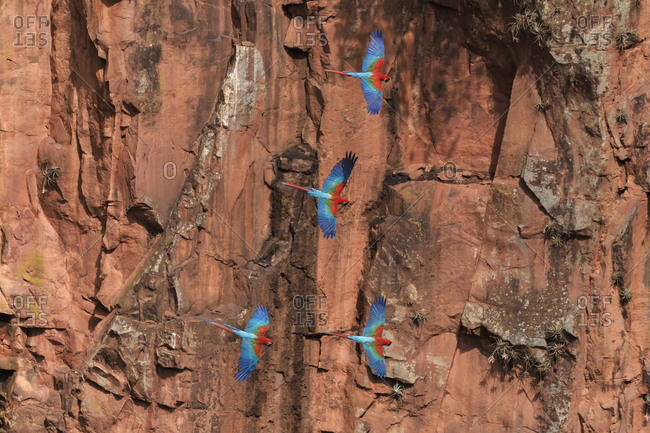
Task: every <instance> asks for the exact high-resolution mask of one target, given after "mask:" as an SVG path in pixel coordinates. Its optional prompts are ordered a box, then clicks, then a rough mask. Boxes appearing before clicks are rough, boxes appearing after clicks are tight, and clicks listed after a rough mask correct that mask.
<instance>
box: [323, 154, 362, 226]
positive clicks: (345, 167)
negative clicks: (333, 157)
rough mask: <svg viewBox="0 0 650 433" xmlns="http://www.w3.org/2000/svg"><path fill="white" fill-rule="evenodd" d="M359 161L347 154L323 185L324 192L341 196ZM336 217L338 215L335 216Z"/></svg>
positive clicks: (353, 155) (354, 156)
mask: <svg viewBox="0 0 650 433" xmlns="http://www.w3.org/2000/svg"><path fill="white" fill-rule="evenodd" d="M357 159H359V158H358V157H357V156H356V155H355V154H354V153H352V152H346V153H345V157H344V158H343V159H342V160H340V161H339V162H337V163H336V165H335V166H334V168H333V169H332V171H330V174H329V175H328V176H327V179H325V182H324V183H323V190H322V191H323V192H326V193H329V194H341V191H343V188H345V184H346V183H347V182H348V178H349V177H350V173H352V169H353V168H354V164H356V162H357ZM334 216H336V214H334Z"/></svg>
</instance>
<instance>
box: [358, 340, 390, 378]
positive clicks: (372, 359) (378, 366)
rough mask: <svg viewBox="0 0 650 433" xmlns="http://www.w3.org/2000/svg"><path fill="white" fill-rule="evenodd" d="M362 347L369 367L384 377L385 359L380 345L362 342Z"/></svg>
mask: <svg viewBox="0 0 650 433" xmlns="http://www.w3.org/2000/svg"><path fill="white" fill-rule="evenodd" d="M363 348H364V349H365V350H366V355H368V363H369V364H370V368H372V371H374V372H375V374H376V375H377V376H379V377H386V361H385V360H384V352H383V350H382V349H381V346H375V345H374V344H372V343H363Z"/></svg>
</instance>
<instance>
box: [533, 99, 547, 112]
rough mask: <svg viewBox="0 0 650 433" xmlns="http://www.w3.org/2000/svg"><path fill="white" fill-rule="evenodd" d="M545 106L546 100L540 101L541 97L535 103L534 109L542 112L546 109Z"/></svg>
mask: <svg viewBox="0 0 650 433" xmlns="http://www.w3.org/2000/svg"><path fill="white" fill-rule="evenodd" d="M547 108H548V102H545V101H542V100H541V99H539V100H538V101H537V103H536V104H535V110H536V111H537V112H538V113H543V112H544V111H546V109H547Z"/></svg>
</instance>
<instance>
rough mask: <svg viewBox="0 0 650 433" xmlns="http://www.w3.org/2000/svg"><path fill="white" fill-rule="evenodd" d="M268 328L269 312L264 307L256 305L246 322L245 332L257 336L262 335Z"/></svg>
mask: <svg viewBox="0 0 650 433" xmlns="http://www.w3.org/2000/svg"><path fill="white" fill-rule="evenodd" d="M268 329H269V313H268V312H267V311H266V307H257V308H255V312H254V313H253V316H252V317H251V320H249V321H248V324H246V332H250V333H251V334H255V335H257V336H258V337H260V336H264V333H265V332H266V331H267V330H268Z"/></svg>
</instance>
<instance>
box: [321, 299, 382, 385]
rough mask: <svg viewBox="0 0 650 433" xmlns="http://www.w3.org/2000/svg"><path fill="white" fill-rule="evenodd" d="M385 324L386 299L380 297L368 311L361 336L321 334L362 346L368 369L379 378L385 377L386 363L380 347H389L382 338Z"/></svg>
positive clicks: (323, 332)
mask: <svg viewBox="0 0 650 433" xmlns="http://www.w3.org/2000/svg"><path fill="white" fill-rule="evenodd" d="M385 323H386V298H385V297H383V296H382V297H380V298H377V299H375V302H374V303H373V304H372V308H371V309H370V318H369V319H368V323H366V327H365V329H364V330H363V336H360V335H343V334H335V333H333V332H327V331H321V333H322V334H327V335H334V336H336V337H342V338H347V339H350V340H352V341H354V342H355V343H361V344H363V348H364V349H365V351H366V355H368V360H369V361H370V368H372V371H374V372H375V374H376V375H377V376H379V377H386V361H385V360H384V351H383V349H382V346H390V344H391V341H390V340H386V339H385V338H382V336H381V334H382V332H384V324H385Z"/></svg>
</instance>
